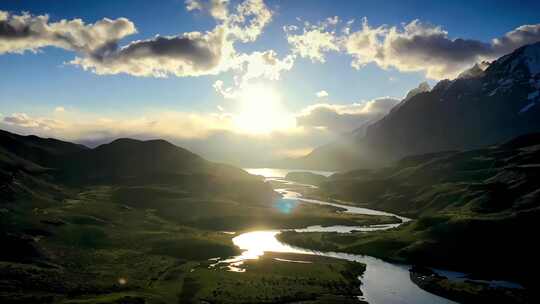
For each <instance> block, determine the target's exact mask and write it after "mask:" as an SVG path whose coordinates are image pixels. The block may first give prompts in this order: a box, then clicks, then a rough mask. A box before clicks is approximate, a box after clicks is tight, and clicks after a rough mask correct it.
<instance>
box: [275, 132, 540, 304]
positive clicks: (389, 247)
mask: <svg viewBox="0 0 540 304" xmlns="http://www.w3.org/2000/svg"><path fill="white" fill-rule="evenodd" d="M539 164H540V133H532V134H527V135H523V136H520V137H517V138H515V139H513V140H510V141H508V142H506V143H504V144H502V145H498V146H490V147H486V148H482V149H475V150H469V151H465V152H460V151H447V152H439V153H430V154H422V155H415V156H408V157H405V158H403V159H401V160H399V161H397V162H395V163H394V164H393V165H390V166H388V167H384V168H380V169H358V170H353V171H349V172H345V173H338V174H334V175H332V176H331V177H330V178H328V179H327V180H326V181H323V182H322V183H320V184H319V189H314V190H313V192H312V193H311V194H310V195H312V196H314V197H324V198H333V199H338V200H343V201H348V202H350V203H351V204H354V205H357V206H359V207H367V208H372V209H377V210H384V211H389V212H393V213H397V214H400V215H403V216H406V217H409V218H412V219H413V220H411V221H410V222H408V223H406V224H404V225H402V226H400V227H399V228H397V229H392V230H388V231H381V232H376V233H369V234H366V233H362V232H359V233H353V234H350V235H346V236H345V235H340V234H331V233H329V234H327V235H324V236H321V235H320V234H312V235H309V234H307V235H306V234H291V235H289V237H293V239H292V242H290V243H291V244H293V245H300V243H298V242H295V239H296V240H297V241H302V243H301V244H311V245H310V246H308V248H310V249H314V250H323V251H325V250H326V251H337V252H349V253H356V254H368V255H374V256H378V257H381V258H385V259H390V260H395V261H399V262H405V263H409V264H419V265H424V266H433V267H438V268H443V269H445V268H446V269H455V270H461V271H464V272H468V273H472V274H473V275H474V276H476V277H480V278H481V277H495V278H500V279H507V280H508V279H509V280H514V281H517V282H520V283H522V284H524V285H528V286H533V285H534V284H536V281H537V274H538V271H540V261H539V260H538V254H540V252H539V250H538V249H537V247H535V246H534V245H533V243H534V237H532V234H531V233H532V231H535V230H536V227H537V223H538V219H539V218H540V185H539V184H538V178H539V177H540V165H539ZM285 240H287V239H285ZM505 303H506V302H505ZM520 303H521V302H520Z"/></svg>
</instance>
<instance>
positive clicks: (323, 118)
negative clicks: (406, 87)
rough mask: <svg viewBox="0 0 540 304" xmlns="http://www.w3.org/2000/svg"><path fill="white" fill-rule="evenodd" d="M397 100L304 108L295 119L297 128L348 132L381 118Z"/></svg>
mask: <svg viewBox="0 0 540 304" xmlns="http://www.w3.org/2000/svg"><path fill="white" fill-rule="evenodd" d="M399 101H400V100H399V99H397V98H390V97H384V98H377V99H373V100H369V101H363V102H360V103H353V104H347V105H338V104H327V103H319V104H315V105H311V106H309V107H307V108H305V109H304V110H303V111H302V112H301V113H300V114H299V115H298V116H297V117H296V122H297V125H298V126H303V127H308V128H319V129H321V128H322V129H326V130H328V131H330V132H332V133H336V134H339V133H344V132H350V131H352V130H354V129H357V128H359V127H362V126H364V125H365V124H366V123H370V122H374V121H375V120H377V119H379V118H381V117H383V116H384V115H385V114H387V113H388V112H389V111H390V109H391V108H392V107H393V106H395V105H396V104H398V103H399Z"/></svg>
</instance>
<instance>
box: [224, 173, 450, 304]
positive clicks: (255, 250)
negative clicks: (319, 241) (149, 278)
mask: <svg viewBox="0 0 540 304" xmlns="http://www.w3.org/2000/svg"><path fill="white" fill-rule="evenodd" d="M246 171H248V172H249V173H251V174H256V175H262V176H264V177H265V178H266V179H267V180H278V181H283V178H284V177H285V175H286V174H287V173H288V172H291V171H293V170H285V169H246ZM302 171H306V170H302ZM309 172H313V173H316V174H321V175H325V176H329V175H330V174H332V172H324V171H309ZM286 185H291V186H293V185H299V184H297V183H293V182H286ZM276 191H277V192H279V193H281V194H282V196H283V197H282V198H281V199H280V201H279V202H278V204H279V205H282V206H284V208H285V209H286V208H287V206H289V207H290V206H294V205H295V204H298V203H299V201H300V202H303V203H313V204H322V205H331V206H335V207H340V208H344V209H346V211H344V212H350V213H356V214H374V215H394V214H390V213H386V212H382V211H377V210H371V209H366V208H359V207H352V206H347V205H341V204H336V203H330V202H325V201H320V200H312V199H305V198H302V196H301V195H300V194H299V193H297V192H294V191H292V190H290V189H287V188H284V189H276ZM394 216H397V215H394ZM397 217H399V218H400V219H401V220H402V221H403V222H406V221H408V220H409V219H407V218H404V217H400V216H397ZM397 226H399V224H392V225H373V226H352V227H351V226H330V227H321V226H311V227H306V228H302V229H295V230H296V231H299V232H308V231H327V232H332V231H335V232H340V233H348V232H351V231H352V230H356V231H359V230H360V231H374V230H381V229H389V228H393V227H397ZM283 230H285V229H283ZM283 230H261V231H252V232H247V233H243V234H240V235H238V236H236V237H235V238H233V242H234V244H235V245H236V246H238V247H239V248H240V249H242V250H244V251H243V253H242V254H241V255H240V256H237V257H234V258H231V259H228V260H225V261H221V262H220V263H225V264H227V265H228V267H229V268H230V269H231V270H233V271H243V269H242V268H241V267H239V266H241V265H242V263H243V261H245V260H247V259H256V258H258V257H259V256H261V255H264V253H265V252H286V253H303V254H315V255H322V256H328V257H334V258H339V259H345V260H349V261H356V262H361V263H365V264H366V266H367V267H366V271H365V273H364V274H363V275H362V276H361V277H359V279H360V280H361V282H362V283H361V286H360V288H361V290H362V292H363V296H362V297H361V299H364V300H366V301H368V302H369V303H371V304H402V303H416V304H423V303H425V304H428V303H429V304H438V303H455V302H453V301H450V300H447V299H445V298H442V297H439V296H436V295H434V294H431V293H428V292H426V291H424V290H422V289H420V288H419V287H418V286H416V285H415V284H413V283H412V282H411V280H410V278H409V268H410V266H409V265H399V264H393V263H388V262H385V261H383V260H380V259H377V258H374V257H371V256H366V255H354V254H346V253H339V252H318V251H311V250H308V249H302V248H298V247H292V246H289V245H287V244H284V243H281V242H279V241H278V240H277V239H276V235H277V234H279V233H280V231H283Z"/></svg>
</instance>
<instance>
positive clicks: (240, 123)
mask: <svg viewBox="0 0 540 304" xmlns="http://www.w3.org/2000/svg"><path fill="white" fill-rule="evenodd" d="M239 102H240V110H239V113H238V114H237V115H235V116H234V118H233V121H234V124H235V126H236V127H237V128H238V129H239V130H240V131H242V132H246V133H253V134H267V133H271V132H272V131H276V130H283V129H287V128H292V127H294V125H295V120H294V119H293V118H292V117H291V116H290V114H288V113H287V112H286V111H285V109H284V108H283V106H282V104H281V98H280V96H279V94H278V93H277V92H276V91H275V90H274V89H272V88H270V87H267V86H264V85H261V84H258V85H249V86H247V87H245V88H243V89H242V91H241V92H240V97H239Z"/></svg>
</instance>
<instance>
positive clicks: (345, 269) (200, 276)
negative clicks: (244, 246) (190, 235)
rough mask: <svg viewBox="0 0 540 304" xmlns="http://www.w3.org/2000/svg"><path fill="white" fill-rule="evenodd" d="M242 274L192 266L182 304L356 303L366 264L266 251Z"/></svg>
mask: <svg viewBox="0 0 540 304" xmlns="http://www.w3.org/2000/svg"><path fill="white" fill-rule="evenodd" d="M244 267H245V269H247V271H246V272H243V273H238V272H230V271H224V270H214V269H208V268H205V267H200V268H196V269H195V270H194V271H193V272H191V273H190V274H189V275H188V277H187V278H186V280H185V282H186V281H187V282H189V284H190V287H191V288H190V289H187V290H185V291H183V292H182V294H181V296H180V298H181V301H182V303H200V302H209V303H292V302H302V303H359V301H358V300H357V299H356V297H357V296H360V295H361V292H360V289H359V288H358V284H359V282H358V276H359V275H361V274H362V273H363V272H364V270H365V265H363V264H360V263H354V262H347V261H342V260H337V259H333V258H326V257H321V256H312V255H299V254H283V253H268V254H265V255H264V256H262V257H261V258H260V259H259V260H248V261H246V262H245V265H244Z"/></svg>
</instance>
